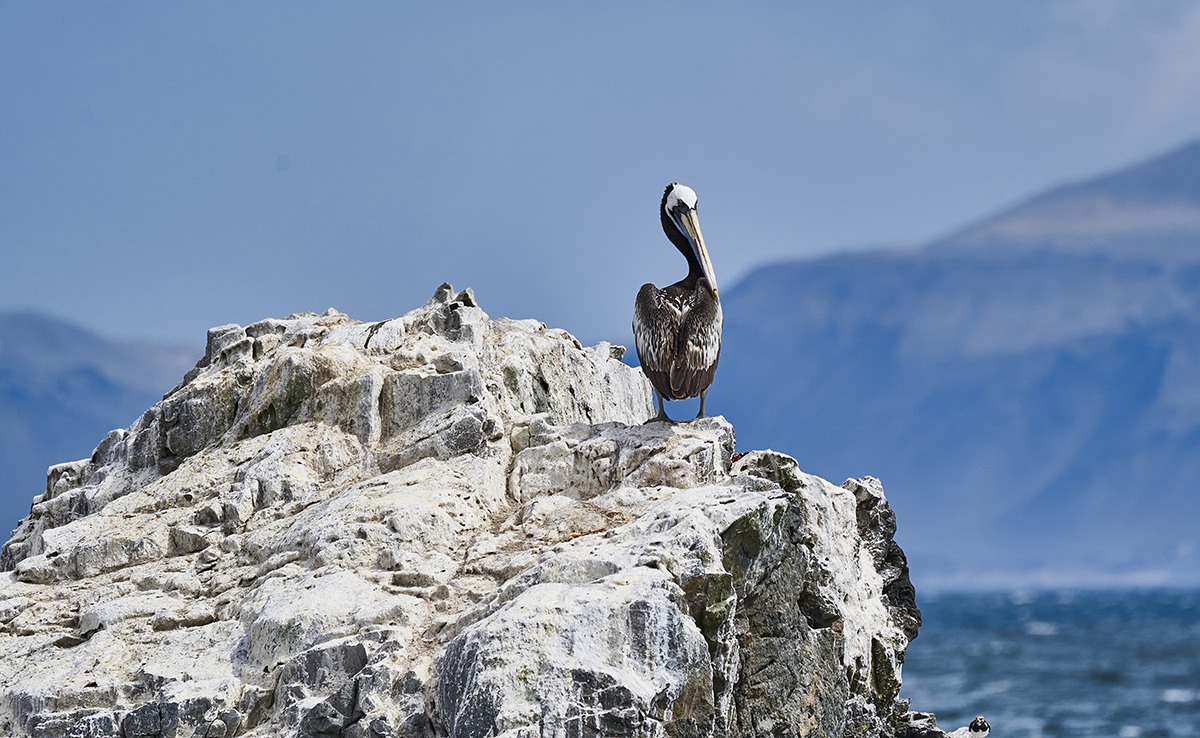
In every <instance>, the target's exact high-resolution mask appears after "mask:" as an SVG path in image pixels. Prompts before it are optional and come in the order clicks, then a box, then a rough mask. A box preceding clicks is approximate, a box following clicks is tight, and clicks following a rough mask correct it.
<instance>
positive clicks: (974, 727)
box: [949, 715, 992, 738]
mask: <svg viewBox="0 0 1200 738" xmlns="http://www.w3.org/2000/svg"><path fill="white" fill-rule="evenodd" d="M991 732H992V726H990V725H988V721H986V720H984V719H983V716H982V715H979V716H977V717H976V718H975V719H974V720H972V721H971V724H970V725H968V726H967V727H965V728H959V729H958V730H956V731H954V732H953V733H951V734H950V735H949V738H987V735H988V733H991Z"/></svg>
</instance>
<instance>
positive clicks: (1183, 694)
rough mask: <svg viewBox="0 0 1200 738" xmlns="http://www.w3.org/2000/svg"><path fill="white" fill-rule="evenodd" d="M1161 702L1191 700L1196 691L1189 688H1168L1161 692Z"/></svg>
mask: <svg viewBox="0 0 1200 738" xmlns="http://www.w3.org/2000/svg"><path fill="white" fill-rule="evenodd" d="M1162 699H1163V702H1192V701H1194V700H1195V699H1196V693H1195V692H1193V691H1192V690H1190V689H1168V690H1167V691H1165V692H1163V696H1162Z"/></svg>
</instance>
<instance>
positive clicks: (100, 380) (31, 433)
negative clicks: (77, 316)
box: [0, 313, 198, 531]
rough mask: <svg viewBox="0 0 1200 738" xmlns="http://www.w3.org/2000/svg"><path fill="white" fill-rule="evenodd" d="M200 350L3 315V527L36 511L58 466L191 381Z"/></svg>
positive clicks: (0, 462) (0, 496) (0, 514)
mask: <svg viewBox="0 0 1200 738" xmlns="http://www.w3.org/2000/svg"><path fill="white" fill-rule="evenodd" d="M197 357H198V353H197V352H196V351H194V350H189V349H180V348H175V347H163V346H153V345H139V344H125V343H117V342H113V341H108V340H105V339H103V338H101V337H99V336H97V335H95V334H93V333H91V332H89V331H87V330H84V329H82V328H78V327H76V326H73V325H70V324H68V323H64V322H62V321H59V320H57V319H54V318H49V317H46V316H43V315H38V314H35V313H2V314H0V470H2V472H0V528H2V529H3V530H6V531H7V530H9V529H11V528H13V527H15V526H16V524H17V521H18V520H19V519H20V518H22V517H23V516H24V515H25V514H26V513H28V512H29V504H30V501H31V500H32V498H33V496H34V495H36V494H40V493H41V492H42V490H43V489H44V488H45V485H46V468H47V467H48V466H50V465H51V464H57V463H60V462H63V461H70V460H74V459H78V458H83V457H87V456H89V455H90V454H91V453H92V449H93V448H94V447H95V445H96V443H97V442H98V441H99V440H100V439H101V438H103V437H104V434H105V433H107V432H108V431H109V430H111V429H113V428H119V427H120V428H123V427H125V426H127V425H129V424H130V423H131V422H133V421H134V420H135V419H137V417H138V415H140V414H141V412H142V411H143V410H145V409H146V408H147V407H149V406H150V405H151V404H153V403H154V402H155V401H157V400H159V399H161V398H162V394H163V393H164V392H165V391H167V390H169V389H170V388H171V387H173V386H174V385H175V384H176V383H177V382H178V381H179V380H180V379H182V378H183V374H184V372H186V371H187V369H188V368H190V367H191V365H192V364H194V363H195V360H196V358H197Z"/></svg>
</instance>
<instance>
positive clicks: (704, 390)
mask: <svg viewBox="0 0 1200 738" xmlns="http://www.w3.org/2000/svg"><path fill="white" fill-rule="evenodd" d="M707 394H708V390H706V389H703V390H700V412H698V413H696V420H699V419H700V418H707V417H708V416H707V415H705V414H704V396H705V395H707Z"/></svg>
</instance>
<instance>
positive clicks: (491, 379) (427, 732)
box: [0, 285, 940, 738]
mask: <svg viewBox="0 0 1200 738" xmlns="http://www.w3.org/2000/svg"><path fill="white" fill-rule="evenodd" d="M622 351H623V349H621V348H620V347H614V346H609V345H608V344H604V343H601V344H599V345H597V346H593V347H590V348H584V347H582V346H581V345H580V344H579V342H578V341H576V340H575V339H574V338H573V337H572V336H570V335H569V334H568V333H566V332H564V331H561V330H550V329H547V328H546V327H545V326H544V325H542V324H540V323H537V322H536V321H512V320H507V319H500V320H491V319H489V318H488V316H487V315H486V314H485V313H484V312H483V311H482V310H480V309H479V307H478V306H476V304H475V300H474V297H473V295H472V293H471V292H470V291H469V290H467V291H463V292H459V293H455V292H454V290H452V289H451V288H450V286H449V285H443V286H442V288H440V289H439V290H438V292H437V294H436V295H435V296H434V298H433V299H432V300H430V302H429V303H427V304H426V305H425V306H424V307H422V308H420V309H418V310H415V311H413V312H411V313H408V314H407V315H404V316H402V317H400V318H396V319H393V320H389V321H385V322H383V323H373V324H368V323H361V322H358V321H354V320H351V319H350V318H348V317H347V316H345V315H342V314H340V313H337V312H336V311H332V310H331V311H327V312H326V313H324V314H322V315H315V314H311V313H306V314H300V315H293V316H289V317H288V318H285V319H282V320H264V321H260V322H258V323H255V324H253V325H250V326H247V327H245V328H242V327H240V326H235V325H230V326H222V327H220V328H214V329H212V330H211V331H209V336H208V350H207V353H206V355H205V358H204V359H203V360H202V361H201V362H200V364H199V365H197V367H196V368H195V369H193V370H192V371H191V372H189V373H188V374H187V376H186V377H185V378H184V381H183V382H182V383H181V384H180V385H179V386H178V387H176V388H175V389H174V390H172V392H171V393H169V394H168V395H167V396H166V397H165V398H164V399H163V401H162V402H160V403H158V404H157V405H155V406H154V407H152V408H150V409H149V410H147V411H146V413H145V414H144V415H143V416H142V417H141V418H140V419H139V420H138V421H137V422H136V423H134V424H133V425H132V426H130V427H129V428H128V429H125V430H117V431H113V432H111V433H109V435H108V436H107V437H106V438H105V439H104V440H103V441H101V443H100V445H99V446H97V448H96V451H95V453H94V454H93V455H92V457H91V458H90V459H85V460H82V461H77V462H71V463H67V464H60V465H58V466H55V467H52V468H51V469H50V470H49V473H48V475H47V484H46V491H45V492H44V493H43V494H42V495H39V496H38V497H36V498H34V502H33V505H32V508H31V510H30V514H29V516H28V517H27V518H25V519H24V520H23V521H22V522H21V524H20V526H19V527H18V528H17V530H16V531H15V532H14V534H13V536H12V538H11V540H9V541H8V543H6V544H5V545H4V547H3V550H2V553H0V568H2V569H3V571H4V573H3V574H2V575H0V684H2V685H3V690H2V693H0V734H3V735H17V736H45V737H47V738H51V737H58V736H62V737H64V738H65V737H66V736H123V737H124V738H134V737H135V736H137V737H141V736H164V737H165V736H177V737H187V738H190V737H192V736H196V737H200V736H207V737H211V738H219V737H221V736H241V735H246V736H261V737H264V738H265V737H266V736H346V737H347V738H369V737H374V738H382V737H384V736H406V737H411V738H418V737H422V738H432V737H433V736H450V737H452V738H482V737H484V736H506V737H508V738H516V737H518V736H521V737H528V738H532V737H533V736H539V737H549V736H563V737H567V736H571V737H575V736H618V735H619V736H644V737H646V738H650V737H653V738H658V737H660V736H763V735H772V736H842V735H845V736H868V735H869V736H892V735H904V734H905V733H906V731H907V732H911V731H912V730H915V728H914V727H913V726H914V725H916V723H914V722H913V720H914V717H913V716H914V715H915V713H908V714H907V715H906V714H905V709H906V707H907V705H906V704H904V703H902V702H898V700H897V693H898V690H899V687H900V664H901V663H902V662H903V659H904V652H905V648H906V646H907V644H908V641H909V640H910V639H911V638H913V637H915V636H916V630H917V626H918V625H919V623H920V613H919V612H918V611H917V610H916V607H915V605H914V601H913V590H912V586H911V585H910V584H909V581H908V572H907V567H906V566H905V563H904V556H903V553H902V552H901V551H900V549H899V547H897V546H896V544H895V543H894V542H893V541H892V534H893V533H894V531H895V517H894V515H893V514H892V512H891V510H890V508H889V507H888V505H887V501H886V499H885V498H884V495H883V490H882V487H880V485H879V483H878V482H877V481H876V480H874V479H871V478H869V477H868V478H864V479H862V480H851V481H848V482H847V483H846V484H845V485H843V487H837V486H834V485H832V484H830V483H828V482H826V481H824V480H822V479H819V478H816V477H813V476H810V475H807V474H804V473H803V472H801V471H800V470H799V468H798V467H797V465H796V462H795V461H793V460H792V459H790V458H788V457H786V456H783V455H781V454H777V453H774V452H771V451H754V452H751V453H748V454H735V452H734V433H733V428H732V427H731V426H730V425H729V424H728V423H726V422H725V421H724V420H723V419H721V418H712V419H703V420H698V421H693V422H690V423H680V424H675V425H668V424H663V423H652V424H648V425H642V424H641V423H643V421H645V420H646V419H647V418H649V417H651V416H653V415H654V413H655V408H654V407H653V405H652V402H651V400H652V397H651V393H650V387H649V384H648V382H647V381H646V380H645V378H644V377H643V376H642V374H641V373H640V371H638V370H636V369H630V368H629V367H626V366H625V365H623V364H622V363H621V362H620V361H619V360H618V359H619V358H620V355H621V353H622ZM922 719H923V718H922ZM921 725H922V726H925V725H926V724H925V723H921ZM924 729H925V727H922V730H924ZM929 730H932V731H933V732H930V733H927V734H928V735H936V734H940V731H936V729H935V728H932V727H929Z"/></svg>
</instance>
